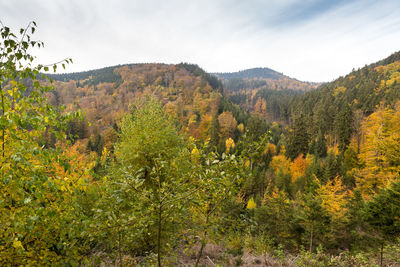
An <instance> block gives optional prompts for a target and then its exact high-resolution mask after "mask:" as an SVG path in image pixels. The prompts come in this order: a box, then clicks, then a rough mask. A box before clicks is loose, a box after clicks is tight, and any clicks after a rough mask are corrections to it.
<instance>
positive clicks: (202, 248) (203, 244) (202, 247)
mask: <svg viewBox="0 0 400 267" xmlns="http://www.w3.org/2000/svg"><path fill="white" fill-rule="evenodd" d="M209 216H210V214H209V213H207V217H206V229H205V230H204V234H203V240H201V248H200V251H199V254H198V255H197V259H196V265H195V267H197V266H198V265H199V262H200V259H201V255H202V254H203V250H204V247H205V246H206V237H207V227H208V217H209Z"/></svg>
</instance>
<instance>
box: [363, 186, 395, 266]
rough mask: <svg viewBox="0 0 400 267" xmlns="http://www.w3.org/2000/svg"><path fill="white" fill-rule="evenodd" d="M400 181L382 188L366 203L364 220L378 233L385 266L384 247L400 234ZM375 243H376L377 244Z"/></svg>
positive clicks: (381, 255) (381, 257)
mask: <svg viewBox="0 0 400 267" xmlns="http://www.w3.org/2000/svg"><path fill="white" fill-rule="evenodd" d="M399 218H400V182H398V181H396V182H393V183H392V184H391V186H390V187H388V188H384V189H382V190H381V191H380V192H379V194H377V195H376V196H374V197H373V198H372V199H371V200H370V201H368V202H367V203H366V206H365V211H364V220H365V221H366V222H367V223H368V224H369V225H370V226H372V228H373V229H374V230H375V232H376V233H378V238H377V239H378V242H376V243H378V244H379V245H380V264H381V266H383V248H384V245H385V244H386V243H387V242H391V241H392V242H393V241H394V240H396V239H397V238H398V237H399V236H400V220H399ZM376 243H375V244H376Z"/></svg>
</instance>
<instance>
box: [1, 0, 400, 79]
mask: <svg viewBox="0 0 400 267" xmlns="http://www.w3.org/2000/svg"><path fill="white" fill-rule="evenodd" d="M325 3H327V2H326V1H321V0H307V1H300V0H285V1H277V0H274V1H259V0H253V1H239V0H221V1H213V0H203V1H197V0H193V1H185V0H170V1H161V0H160V1H155V0H154V1H150V0H148V1H128V0H126V1H123V0H117V1H95V0H90V1H82V0H73V1H71V0H70V1H66V0H59V1H51V0H36V1H34V0H30V1H28V0H20V1H11V0H9V1H7V0H0V10H2V11H3V12H2V13H3V15H2V17H1V20H2V21H3V23H5V24H7V25H10V26H12V27H13V28H16V27H17V28H19V27H22V26H24V25H25V24H26V23H27V22H28V21H29V20H35V21H37V22H38V26H39V29H38V34H37V37H39V38H40V39H41V40H43V41H44V42H45V43H46V48H45V49H43V50H41V51H40V52H39V53H38V57H39V59H40V60H41V61H44V63H48V62H52V61H57V60H59V59H61V58H64V57H72V58H73V59H74V62H75V63H74V64H73V65H72V66H70V67H68V70H69V71H82V70H87V69H93V68H98V67H104V66H110V65H116V64H124V63H137V62H165V63H179V62H182V61H185V62H191V63H196V64H199V65H200V66H201V67H203V68H204V69H205V70H206V71H210V72H224V71H237V70H241V69H245V68H251V67H270V68H272V69H275V70H277V71H280V72H283V73H285V74H287V75H289V76H292V77H295V78H298V79H301V80H310V81H329V80H332V79H334V78H336V77H338V76H339V75H344V74H346V73H347V72H349V71H351V69H352V68H357V67H362V66H363V65H365V64H368V63H372V62H374V61H377V60H379V59H382V58H384V57H386V56H388V55H389V54H391V53H393V52H395V51H397V50H399V47H397V46H398V44H399V43H400V42H399V41H400V34H399V33H400V16H398V14H400V2H399V1H395V0H394V1H370V0H358V1H341V3H339V2H338V4H336V5H335V6H333V5H330V6H329V7H326V8H325V9H324V7H325V6H324V5H325ZM330 3H332V2H330Z"/></svg>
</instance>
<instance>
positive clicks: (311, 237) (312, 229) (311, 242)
mask: <svg viewBox="0 0 400 267" xmlns="http://www.w3.org/2000/svg"><path fill="white" fill-rule="evenodd" d="M313 231H314V222H312V224H311V234H310V253H312V246H313Z"/></svg>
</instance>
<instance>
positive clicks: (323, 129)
mask: <svg viewBox="0 0 400 267" xmlns="http://www.w3.org/2000/svg"><path fill="white" fill-rule="evenodd" d="M399 100H400V52H396V53H394V54H392V55H391V56H389V57H388V58H386V59H384V60H381V61H379V62H377V63H374V64H371V65H368V66H365V67H363V68H361V69H358V70H354V71H352V72H351V73H349V74H348V75H346V76H344V77H340V78H338V79H337V80H335V81H333V82H330V83H326V84H323V85H321V86H320V87H319V88H318V89H317V90H314V91H311V92H307V93H305V94H303V95H300V96H297V97H294V99H293V100H292V104H291V106H290V111H289V113H290V120H291V121H294V120H296V118H297V119H298V118H299V114H302V116H303V120H304V121H308V123H309V125H312V127H311V128H312V129H311V130H310V131H311V132H313V133H317V132H320V133H321V134H323V135H328V136H330V137H332V139H331V141H332V142H333V143H336V144H338V145H339V147H340V148H341V149H342V150H344V149H345V148H346V147H347V145H348V144H349V143H350V139H351V137H352V135H353V134H355V133H356V132H357V131H358V130H359V127H360V122H361V120H362V119H363V118H365V117H367V116H369V115H370V114H372V113H374V112H375V111H376V110H377V109H379V106H381V107H382V106H385V107H389V108H392V109H393V108H395V107H396V103H398V101H399ZM357 125H358V126H357ZM333 143H331V144H332V145H333Z"/></svg>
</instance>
